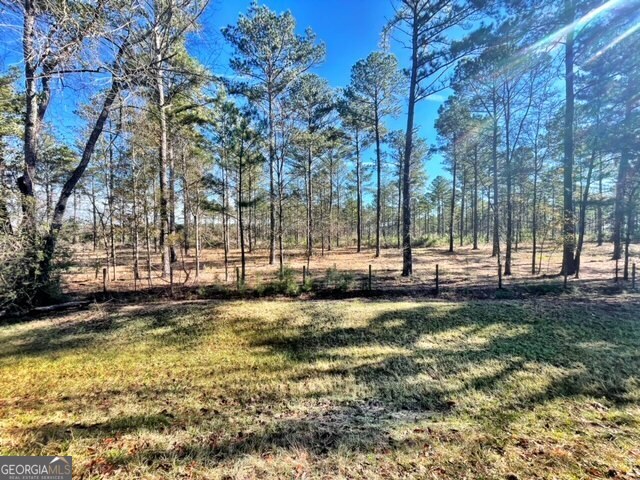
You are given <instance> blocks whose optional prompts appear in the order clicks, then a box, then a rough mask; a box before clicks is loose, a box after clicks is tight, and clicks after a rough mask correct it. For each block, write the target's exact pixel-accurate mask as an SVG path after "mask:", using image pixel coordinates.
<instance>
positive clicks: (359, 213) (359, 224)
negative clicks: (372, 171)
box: [356, 130, 362, 253]
mask: <svg viewBox="0 0 640 480" xmlns="http://www.w3.org/2000/svg"><path fill="white" fill-rule="evenodd" d="M358 135H359V132H358V130H356V209H357V213H356V251H357V252H358V253H360V251H361V249H362V178H361V175H362V172H361V166H360V139H359V138H358Z"/></svg>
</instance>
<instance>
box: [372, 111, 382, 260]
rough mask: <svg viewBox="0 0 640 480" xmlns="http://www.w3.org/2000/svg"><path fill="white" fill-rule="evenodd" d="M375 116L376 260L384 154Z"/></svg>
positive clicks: (376, 114) (377, 254)
mask: <svg viewBox="0 0 640 480" xmlns="http://www.w3.org/2000/svg"><path fill="white" fill-rule="evenodd" d="M374 115H375V125H374V128H375V137H376V258H377V257H379V256H380V215H381V209H382V198H381V195H382V152H381V151H380V124H379V119H378V110H377V107H376V111H375V113H374Z"/></svg>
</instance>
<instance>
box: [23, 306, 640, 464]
mask: <svg viewBox="0 0 640 480" xmlns="http://www.w3.org/2000/svg"><path fill="white" fill-rule="evenodd" d="M390 305H391V304H390ZM324 306H325V305H322V306H321V304H320V303H318V302H308V303H304V304H301V305H300V307H299V308H300V310H302V311H301V312H299V313H302V314H304V315H306V317H307V318H308V319H309V320H304V321H303V322H296V323H295V324H294V323H292V320H291V319H290V318H289V319H287V318H283V319H281V320H280V321H276V322H271V323H267V322H264V321H262V320H261V318H259V316H256V317H243V318H239V319H236V320H234V322H233V324H232V328H233V329H234V332H235V333H236V335H238V336H240V337H241V338H242V339H243V340H245V341H246V343H247V344H248V347H249V348H250V349H257V350H256V351H260V352H264V351H265V350H266V352H267V353H266V354H267V355H277V356H282V355H284V356H285V357H286V358H287V360H288V361H289V362H291V365H293V366H295V369H294V368H292V369H291V372H290V373H291V374H290V375H289V376H287V382H289V383H294V382H298V383H300V382H304V381H305V380H310V379H317V380H320V381H321V380H332V382H331V383H330V385H338V387H336V388H340V387H339V385H340V384H341V382H340V380H344V383H346V382H347V380H349V381H355V383H356V384H357V385H359V386H360V387H361V390H359V391H360V392H366V393H359V394H355V395H351V396H350V397H349V396H348V395H346V396H345V397H343V398H339V397H332V396H331V394H327V393H326V392H325V393H323V392H318V391H312V390H310V391H308V392H304V391H303V392H301V393H297V394H294V395H293V396H292V397H288V394H287V393H286V391H282V392H281V393H280V394H279V396H275V397H274V396H273V395H272V396H269V395H267V396H265V399H266V400H262V402H263V405H261V407H268V406H270V405H273V404H276V403H277V402H291V403H294V404H295V403H299V404H302V403H304V402H308V403H309V404H310V405H312V407H310V408H309V409H308V410H307V411H304V412H294V413H290V414H284V415H280V416H275V415H264V414H260V415H258V414H256V416H255V418H253V421H251V422H250V424H249V427H246V426H245V427H244V428H242V429H239V427H238V426H237V425H236V424H235V423H234V422H233V421H232V419H231V418H230V417H227V416H225V417H220V418H215V422H212V420H211V418H210V417H208V416H207V415H209V414H208V413H203V412H198V411H188V412H186V413H185V412H183V414H181V415H177V416H175V417H174V416H171V415H166V414H164V413H159V414H150V415H141V416H140V417H139V418H138V419H132V418H130V417H115V418H113V419H110V420H108V421H107V422H104V423H100V424H89V425H74V424H64V423H60V424H56V425H53V426H51V425H49V426H47V425H44V426H42V427H39V428H41V429H42V432H41V433H40V432H39V430H38V428H35V429H33V430H34V432H35V434H36V435H41V437H40V438H39V439H38V442H39V443H46V442H48V441H52V440H53V439H56V438H57V439H59V440H64V439H68V437H69V435H70V431H71V430H73V431H74V432H76V431H79V432H80V435H81V436H84V437H86V438H91V439H95V441H96V442H97V441H98V440H99V439H101V438H106V437H114V436H118V435H121V434H123V433H126V432H131V431H139V430H148V431H153V432H161V433H163V434H166V435H171V432H172V429H178V428H180V429H184V428H185V427H186V428H188V427H193V428H196V429H197V430H198V431H199V432H200V433H198V434H197V435H194V436H192V437H191V439H190V440H188V441H187V442H186V443H181V444H179V445H174V447H172V449H171V450H158V449H151V448H149V449H143V450H142V451H137V452H136V453H135V454H132V455H130V456H128V457H127V458H126V460H125V461H124V462H125V463H127V462H131V463H135V462H141V461H142V462H145V463H147V464H149V465H157V464H159V463H162V462H165V461H166V460H167V459H170V460H177V461H178V462H179V463H182V464H188V463H189V462H190V461H191V460H198V461H202V462H204V463H207V462H208V463H209V464H216V463H218V462H227V461H232V460H234V459H236V458H239V457H242V456H244V455H251V454H260V455H268V454H272V453H274V452H276V451H281V450H295V449H303V450H305V451H308V452H309V453H311V454H313V455H317V456H327V455H330V454H333V453H335V452H339V451H350V452H353V451H361V452H386V451H389V450H398V449H403V448H413V447H414V446H412V445H410V444H408V443H403V442H406V441H407V440H406V438H405V439H402V438H401V439H397V438H396V437H395V436H394V434H393V431H394V430H395V429H397V428H398V426H399V425H405V426H407V428H409V429H411V428H413V425H415V424H416V421H417V420H418V421H419V420H424V419H429V418H440V419H442V418H445V419H446V418H450V417H451V418H452V417H455V416H457V415H467V416H469V417H470V418H472V419H473V420H475V421H477V422H478V423H479V424H480V425H485V426H488V425H491V428H493V429H503V430H505V429H508V427H509V425H510V424H511V423H512V422H514V421H517V420H518V419H519V418H520V417H521V416H522V415H525V414H527V413H530V412H532V411H533V410H534V409H536V408H537V407H539V406H542V405H545V404H547V403H550V402H553V401H555V400H562V399H580V398H584V399H589V398H596V399H599V400H601V401H603V402H606V403H610V404H611V405H617V406H623V405H625V404H626V403H629V402H633V401H634V398H637V395H638V392H637V385H638V382H639V380H640V378H639V374H638V372H640V354H639V352H640V322H638V321H637V319H636V318H635V316H634V313H633V312H634V311H635V312H637V305H635V306H633V305H629V306H621V307H619V308H620V309H619V310H618V309H614V310H611V309H610V307H597V306H593V305H589V306H584V305H583V306H575V308H573V309H572V310H568V308H567V307H568V306H569V304H565V305H557V306H553V305H546V306H539V305H537V304H536V303H526V304H512V303H509V302H486V303H471V304H456V305H452V304H445V305H442V304H433V303H432V304H427V303H422V304H420V303H419V304H416V305H415V306H411V307H410V308H402V309H400V310H397V311H392V310H391V308H393V307H391V306H390V307H389V308H388V309H384V311H383V313H381V314H379V315H377V316H374V317H373V318H371V319H370V320H369V321H363V322H361V323H358V324H357V326H348V325H345V324H344V322H342V319H341V312H340V311H337V310H329V311H327V309H326V308H324ZM208 308H211V307H210V306H209V307H208ZM333 308H334V309H335V308H339V307H333ZM189 309H190V311H193V310H192V309H193V307H192V306H191V307H189ZM634 309H635V310H634ZM185 314H188V312H187V311H185V310H181V309H180V308H175V309H171V310H169V311H168V312H164V313H162V314H161V315H159V316H157V317H156V318H153V319H149V321H144V322H143V323H142V325H143V327H141V328H142V329H143V330H142V331H143V332H154V331H160V332H165V330H166V332H165V333H163V335H168V337H167V338H164V339H163V340H162V341H169V342H173V341H179V342H181V341H182V339H183V338H184V337H186V338H191V337H198V336H199V335H200V334H202V333H203V331H202V330H200V331H198V328H195V327H194V329H195V331H194V332H184V331H183V330H184V329H187V330H188V329H190V327H189V322H185V321H184V319H183V316H184V315H185ZM154 315H156V314H154ZM181 318H182V320H181ZM115 323H116V325H115V326H110V327H109V328H107V329H106V330H103V331H102V332H105V331H106V332H113V331H114V329H116V330H117V329H118V328H120V327H119V326H117V323H118V322H117V321H116V322H115ZM197 325H198V324H196V327H197ZM294 325H295V326H294ZM202 328H204V329H206V328H208V327H207V326H206V325H205V326H202ZM145 329H146V330H145ZM72 333H73V332H68V333H67V334H72ZM35 347H36V345H33V346H32V348H35ZM55 348H58V347H54V350H55ZM37 351H39V350H37V349H36V350H34V351H29V354H33V353H35V352H37ZM283 368H291V367H288V366H285V367H283ZM531 378H534V379H535V383H533V384H530V383H527V382H528V381H530V379H531ZM528 379H529V380H528ZM336 380H337V382H336ZM634 385H635V386H634ZM633 389H635V391H632V390H633ZM234 395H239V394H236V393H235V392H233V391H230V392H229V397H230V400H231V401H233V400H234V398H233V396H234ZM490 397H491V401H489V400H486V401H484V403H483V404H481V405H477V404H476V403H475V402H476V401H477V399H478V398H486V399H488V398H490ZM239 408H241V407H239ZM239 412H242V410H241V409H240V410H239ZM245 415H250V414H248V413H246V412H245ZM439 425H440V426H437V427H433V428H434V430H433V432H430V435H434V436H439V438H440V441H442V442H452V444H453V443H454V442H458V443H460V442H462V441H466V440H465V439H463V438H462V437H461V435H462V434H461V433H459V432H457V431H456V430H455V429H452V428H451V427H450V426H447V423H446V422H441V423H440V424H439ZM208 429H209V430H208ZM203 431H204V432H208V433H206V434H203V433H202V432H203ZM494 431H495V430H494ZM487 441H493V440H491V438H489V439H488V440H487Z"/></svg>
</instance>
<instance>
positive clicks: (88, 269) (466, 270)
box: [63, 243, 640, 295]
mask: <svg viewBox="0 0 640 480" xmlns="http://www.w3.org/2000/svg"><path fill="white" fill-rule="evenodd" d="M611 251H612V245H611V244H605V245H603V246H601V247H598V246H596V245H595V243H589V244H587V245H586V246H585V249H584V253H583V257H582V266H581V271H580V280H579V281H580V283H581V284H584V285H586V284H589V283H590V282H591V283H593V282H603V281H610V280H613V279H614V278H615V269H616V262H615V261H614V260H612V259H611ZM192 255H193V251H192V252H191V255H190V256H188V257H184V256H179V258H178V261H177V262H176V263H175V264H174V279H173V280H174V285H175V286H176V287H177V288H180V287H192V288H193V287H198V286H211V285H220V286H225V285H226V286H228V287H230V288H233V287H234V286H235V282H236V267H239V265H240V252H239V250H232V251H231V252H230V255H229V261H228V267H227V273H226V274H225V267H224V257H223V252H222V250H219V249H206V250H203V252H202V257H201V271H200V276H199V278H195V259H194V257H193V256H192ZM561 255H562V251H561V249H560V248H556V249H553V250H549V251H544V252H543V254H542V259H541V260H542V261H541V262H540V263H539V274H535V275H532V274H531V247H530V246H527V245H525V246H521V247H520V248H518V250H517V251H516V252H514V255H513V264H512V273H513V274H512V275H511V276H510V277H504V279H503V283H504V286H505V287H509V286H517V285H529V284H532V283H535V281H536V280H537V281H538V282H539V280H540V279H541V278H543V279H544V278H549V277H553V276H556V275H557V274H558V272H559V271H560V265H561ZM116 257H117V267H116V269H115V276H114V272H113V269H112V268H109V269H108V275H107V277H108V279H107V280H108V286H107V288H108V290H109V291H110V292H130V291H134V290H136V291H141V290H144V289H148V288H157V287H163V286H165V287H168V286H169V280H168V279H163V278H162V277H161V275H160V255H159V254H153V256H152V257H153V258H152V271H151V275H150V281H149V275H148V273H147V270H146V268H145V265H146V257H145V256H144V254H143V253H142V252H141V253H140V265H141V268H140V275H141V279H140V280H138V281H137V282H134V279H133V268H132V265H133V261H132V253H131V250H130V249H129V248H126V247H123V248H120V249H119V250H118V252H117V255H116ZM74 258H75V263H74V264H73V266H72V267H71V268H70V269H69V270H68V271H67V272H66V273H65V274H64V275H63V285H64V287H63V288H64V291H65V293H68V294H72V295H87V294H93V293H98V292H101V291H102V289H103V279H102V276H103V274H102V269H103V267H104V266H105V263H104V253H103V252H102V251H98V252H96V253H94V252H93V251H91V246H90V245H82V246H78V247H77V248H76V249H75V255H74ZM413 258H414V267H413V268H414V275H413V277H411V278H404V277H402V276H401V275H400V274H401V267H402V257H401V252H400V250H398V249H396V248H388V249H383V250H382V252H381V256H380V257H379V258H375V255H374V250H373V249H363V251H362V252H361V253H357V252H356V249H355V248H354V247H342V248H334V249H333V250H331V251H325V252H324V255H322V254H321V252H320V251H318V252H316V254H315V255H314V256H313V257H312V258H311V261H310V269H309V270H310V277H311V278H313V279H314V281H316V282H318V283H322V282H324V281H325V280H326V278H327V271H328V270H329V269H334V268H335V269H337V271H338V272H341V273H345V274H347V276H348V277H349V287H348V288H349V289H360V288H365V287H366V286H367V277H368V270H369V265H371V270H372V284H373V285H372V287H373V289H376V290H390V291H391V290H403V289H412V290H420V289H432V288H433V287H434V285H435V269H436V265H438V266H439V279H440V286H441V291H442V290H446V289H449V290H461V289H462V290H464V289H473V288H494V287H495V286H497V282H498V269H497V264H496V259H495V258H492V257H491V246H490V245H482V246H481V247H480V249H478V250H473V249H472V248H471V246H464V247H458V246H456V251H455V253H453V254H451V253H449V252H447V249H446V247H430V248H414V249H413ZM638 260H640V247H639V246H638V245H634V246H633V248H632V256H631V263H633V262H637V261H638ZM306 261H307V259H306V257H305V255H304V253H303V252H302V251H300V250H297V251H291V250H290V251H287V253H286V259H285V265H286V267H287V268H289V269H291V270H292V271H293V275H294V276H295V277H296V278H297V277H299V278H300V281H302V269H303V266H304V265H306ZM277 262H278V260H277V258H276V265H269V263H268V252H267V251H266V250H257V251H254V252H251V253H249V254H247V261H246V282H245V284H246V286H247V287H248V288H255V287H257V286H259V285H264V284H266V283H268V282H271V281H273V280H274V279H276V277H277V273H278V266H277ZM619 269H620V270H619V271H620V276H622V272H623V262H622V261H621V262H620V265H619ZM570 281H571V282H575V281H576V280H575V279H570Z"/></svg>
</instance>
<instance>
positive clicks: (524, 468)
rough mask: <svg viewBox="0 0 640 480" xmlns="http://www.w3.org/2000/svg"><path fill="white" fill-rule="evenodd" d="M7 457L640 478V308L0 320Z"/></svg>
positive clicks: (214, 470)
mask: <svg viewBox="0 0 640 480" xmlns="http://www.w3.org/2000/svg"><path fill="white" fill-rule="evenodd" d="M0 454H3V455H17V454H28V455H45V454H46V455H54V454H65V455H72V456H73V461H74V473H75V474H76V475H75V476H76V477H78V478H98V477H100V478H101V477H108V476H113V477H117V478H131V479H133V478H412V477H413V478H447V479H465V478H466V479H472V478H473V479H509V480H515V479H532V478H540V479H542V478H549V479H551V478H557V479H578V478H625V479H631V478H640V304H638V303H637V302H636V303H634V302H632V301H629V302H613V301H612V302H611V303H604V302H599V303H597V302H588V303H587V302H585V303H576V302H575V301H574V302H570V301H566V300H563V299H557V298H556V299H552V300H549V299H546V300H536V301H518V302H515V301H513V302H509V301H502V302H494V301H484V302H478V303H473V302H470V303H469V302H467V303H446V302H415V301H405V302H391V301H383V300H376V301H366V300H349V301H326V300H325V301H244V302H240V301H238V302H206V303H205V302H203V303H182V304H181V303H176V304H173V305H172V304H166V303H165V304H157V305H156V304H152V305H141V306H137V307H136V306H111V307H109V308H108V309H106V308H105V307H94V308H93V309H92V310H90V311H89V312H80V313H71V314H64V315H58V316H55V317H50V318H45V319H38V320H35V321H32V322H24V323H17V324H9V325H7V324H4V325H0Z"/></svg>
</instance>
